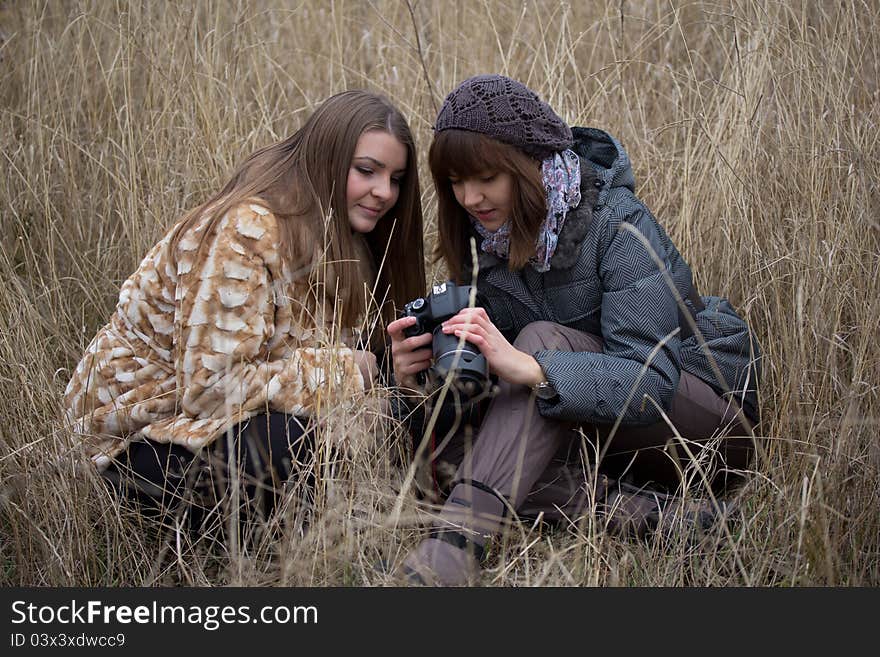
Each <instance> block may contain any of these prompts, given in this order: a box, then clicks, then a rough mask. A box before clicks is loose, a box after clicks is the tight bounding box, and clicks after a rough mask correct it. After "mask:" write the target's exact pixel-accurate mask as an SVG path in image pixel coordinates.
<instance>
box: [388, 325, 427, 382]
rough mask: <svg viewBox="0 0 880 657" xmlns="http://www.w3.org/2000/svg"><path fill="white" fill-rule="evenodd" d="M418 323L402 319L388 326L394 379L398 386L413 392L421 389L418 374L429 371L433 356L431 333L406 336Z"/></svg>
mask: <svg viewBox="0 0 880 657" xmlns="http://www.w3.org/2000/svg"><path fill="white" fill-rule="evenodd" d="M417 321H418V320H416V318H415V317H401V318H400V319H396V320H394V321H393V322H391V323H390V324H389V325H388V335H389V336H391V358H392V364H393V366H394V378H395V379H396V380H397V385H399V386H402V387H404V388H411V389H413V390H417V389H418V388H419V384H418V381H417V380H416V374H418V373H419V372H421V371H423V370H426V369H428V367H429V366H430V365H431V357H432V356H433V351H432V350H431V334H430V333H422V334H421V335H416V336H414V337H411V338H408V337H406V335H405V334H404V330H405V329H407V328H409V327H410V326H414V325H415V323H416V322H417Z"/></svg>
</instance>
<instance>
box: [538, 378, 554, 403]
mask: <svg viewBox="0 0 880 657" xmlns="http://www.w3.org/2000/svg"><path fill="white" fill-rule="evenodd" d="M535 395H536V396H537V397H538V398H539V399H553V398H554V397H555V396H556V389H555V388H554V387H553V386H552V385H550V383H548V382H547V381H544V382H543V383H539V384H538V385H536V386H535Z"/></svg>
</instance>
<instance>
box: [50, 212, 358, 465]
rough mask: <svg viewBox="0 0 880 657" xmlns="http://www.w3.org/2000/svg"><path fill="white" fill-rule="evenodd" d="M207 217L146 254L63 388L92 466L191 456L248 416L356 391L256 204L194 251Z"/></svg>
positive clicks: (299, 411) (344, 354) (319, 306)
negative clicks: (146, 449) (137, 450)
mask: <svg viewBox="0 0 880 657" xmlns="http://www.w3.org/2000/svg"><path fill="white" fill-rule="evenodd" d="M208 218H209V213H208V212H205V213H204V214H203V216H202V218H201V219H200V220H199V221H198V222H196V224H195V225H194V226H193V227H192V228H191V229H190V230H188V231H187V232H186V233H184V235H183V236H182V237H181V239H180V240H179V242H178V245H177V248H176V252H175V253H172V252H171V248H170V241H171V235H172V234H173V232H174V231H173V229H172V231H169V233H168V234H167V235H166V236H165V238H164V239H162V240H161V241H160V242H159V243H158V244H157V245H156V246H155V247H153V249H152V250H150V252H149V253H148V254H147V256H146V257H145V258H144V260H143V261H142V262H141V264H140V266H139V267H138V269H137V271H135V272H134V274H132V275H131V277H130V278H129V279H128V280H127V281H125V283H124V284H123V286H122V290H121V292H120V295H119V303H118V305H117V306H116V311H115V312H114V314H113V316H112V317H111V319H110V322H109V323H108V324H107V325H106V326H104V327H103V328H102V329H101V330H100V331H99V332H98V334H97V335H96V336H95V338H94V340H92V342H91V344H90V345H89V346H88V348H87V350H86V353H85V355H84V356H83V358H82V360H81V361H80V362H79V364H78V365H77V367H76V371H75V372H74V374H73V377H72V378H71V380H70V383H69V384H68V386H67V390H66V392H65V394H64V406H65V409H66V412H67V417H68V419H69V420H70V422H71V423H72V426H73V429H74V431H75V432H76V433H77V434H78V435H79V437H80V438H81V439H82V441H83V443H84V446H85V448H86V452H87V454H88V455H89V456H90V457H91V459H92V460H93V461H94V462H95V464H96V465H97V466H98V467H99V468H101V467H105V466H107V465H108V464H109V463H110V460H111V459H112V458H113V457H114V456H116V455H118V454H119V453H120V452H122V451H123V450H124V449H125V447H126V445H127V444H128V442H129V441H131V440H137V439H140V438H149V439H151V440H154V441H157V442H160V443H176V444H179V445H183V446H185V447H187V448H189V449H191V450H193V451H196V450H198V449H199V448H201V447H203V446H205V445H207V444H209V443H210V442H212V441H213V440H214V439H215V438H216V437H217V436H218V435H220V434H222V433H223V432H224V431H226V430H227V429H229V428H231V427H232V426H234V425H235V424H237V423H239V422H241V421H243V420H246V419H247V418H249V417H251V416H253V415H255V414H258V413H265V412H267V411H282V412H285V413H290V414H295V415H300V416H303V415H305V416H308V415H311V414H313V413H314V412H316V411H317V410H319V409H320V408H322V407H324V408H326V407H328V406H333V405H337V404H339V403H341V402H345V401H348V400H351V399H352V398H356V397H357V394H356V393H357V392H359V391H362V390H363V389H364V381H363V378H362V376H361V374H360V370H359V369H358V367H357V364H356V362H355V359H354V354H353V352H352V350H351V349H350V348H349V346H347V345H346V343H348V344H351V342H352V340H351V339H350V338H346V337H345V336H342V337H340V336H339V335H338V334H335V335H334V334H332V331H331V329H332V327H333V324H334V322H333V314H332V308H331V309H328V308H327V305H328V304H326V303H325V301H324V300H323V297H319V296H318V295H316V294H315V292H314V289H313V286H312V285H311V284H310V282H309V276H308V274H304V275H294V274H293V273H292V272H291V271H290V268H289V267H288V266H287V264H286V263H285V262H284V261H283V259H282V256H281V251H280V244H281V242H280V232H279V225H278V222H277V220H276V218H275V216H274V215H273V214H272V213H271V212H270V211H269V210H267V209H266V208H265V207H264V206H263V205H261V204H260V202H259V200H253V201H250V202H245V203H241V204H239V205H237V206H234V207H232V208H231V209H230V210H229V211H228V212H226V214H225V215H224V216H223V218H222V219H221V220H220V223H219V225H218V227H217V229H216V230H215V233H214V236H213V237H211V238H210V244H209V245H205V246H206V247H207V248H202V249H201V250H199V249H198V244H199V241H200V235H201V234H203V232H204V230H205V227H206V223H207V220H208ZM331 338H332V339H331Z"/></svg>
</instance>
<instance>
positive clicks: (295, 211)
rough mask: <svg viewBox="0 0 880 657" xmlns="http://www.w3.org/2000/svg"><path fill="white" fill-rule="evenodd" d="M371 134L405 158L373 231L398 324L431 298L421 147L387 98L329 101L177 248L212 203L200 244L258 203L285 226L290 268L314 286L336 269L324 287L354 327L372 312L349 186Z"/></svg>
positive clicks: (246, 168) (258, 158)
mask: <svg viewBox="0 0 880 657" xmlns="http://www.w3.org/2000/svg"><path fill="white" fill-rule="evenodd" d="M370 130H381V131H384V132H387V133H389V134H391V135H392V136H394V137H395V138H396V139H398V140H399V141H400V142H401V143H402V144H403V145H404V146H405V147H406V154H407V161H406V173H405V175H404V177H403V179H402V180H401V181H400V193H399V195H398V198H397V202H396V203H395V204H394V206H393V207H392V208H391V209H389V210H388V212H387V213H386V214H385V216H383V217H382V219H381V220H380V221H379V223H378V224H377V226H376V228H375V229H374V230H373V231H372V232H370V233H368V234H367V235H366V241H367V244H368V246H369V249H370V253H371V254H372V256H373V265H374V266H375V268H376V269H377V270H378V280H377V285H376V293H375V299H376V301H377V303H378V304H381V305H382V308H381V313H380V314H381V317H382V319H383V320H384V321H385V322H386V323H387V322H389V321H391V320H393V319H394V316H395V313H396V309H397V308H402V307H403V306H404V304H405V303H406V302H407V301H409V300H411V299H414V298H416V297H418V296H421V295H422V294H423V293H424V284H425V283H424V281H425V263H424V250H423V244H422V238H423V232H422V206H421V189H420V187H419V176H418V170H417V167H416V150H415V142H414V140H413V137H412V132H411V131H410V128H409V125H408V124H407V122H406V119H405V118H404V117H403V115H402V114H401V113H400V111H399V110H398V109H397V108H396V107H395V106H394V105H393V104H392V103H391V102H390V101H389V100H388V99H387V98H385V97H384V96H380V95H377V94H374V93H370V92H367V91H361V90H354V91H346V92H343V93H340V94H336V95H335V96H331V97H330V98H328V99H327V100H325V101H324V102H323V103H322V104H321V106H320V107H318V109H317V110H315V112H314V113H313V114H312V115H311V116H310V117H309V118H308V120H306V122H305V124H304V125H303V126H302V128H300V129H299V130H298V131H296V132H295V133H294V134H293V135H291V136H290V137H288V138H287V139H284V140H282V141H279V142H276V143H274V144H271V145H269V146H266V147H264V148H261V149H259V150H258V151H256V152H254V153H252V154H251V155H250V156H249V157H248V158H247V159H246V160H245V161H244V162H243V163H242V164H241V165H239V167H238V168H237V169H236V171H235V173H233V175H232V177H231V178H230V180H229V182H227V183H226V185H224V186H223V189H221V190H220V191H219V192H218V193H217V194H215V195H214V196H213V197H211V198H210V199H209V200H208V201H207V202H205V203H204V204H202V205H201V206H199V207H198V208H196V209H195V210H193V211H192V212H190V213H189V214H188V215H187V216H186V217H185V218H184V220H183V221H182V222H181V224H180V226H179V227H178V228H177V231H176V233H175V234H174V235H173V236H172V243H171V247H172V249H171V252H172V253H176V246H177V242H178V241H179V240H180V238H181V237H182V236H183V234H184V233H185V232H186V231H187V230H188V229H189V228H190V227H192V226H193V225H194V224H195V223H196V222H198V221H199V219H200V218H201V216H202V213H203V212H205V211H206V210H207V209H208V208H209V207H210V206H212V205H215V207H214V208H212V209H211V210H210V212H211V218H210V219H209V221H208V224H207V226H206V230H205V231H204V237H203V238H202V242H201V245H200V248H202V247H203V246H204V245H205V244H207V243H209V242H208V239H207V238H208V237H209V236H211V235H212V234H213V233H214V231H215V230H216V226H217V225H218V224H219V222H220V220H221V219H222V217H223V215H224V214H225V213H226V211H227V210H229V209H230V208H231V207H233V206H235V205H236V204H238V203H240V202H242V201H244V200H246V199H250V198H257V199H259V200H260V201H261V202H262V203H263V204H264V205H266V206H267V207H268V209H269V210H270V211H271V212H272V213H273V214H274V215H275V216H276V218H277V219H278V221H279V224H280V227H281V239H282V257H285V258H286V261H287V264H288V267H290V270H291V271H302V270H303V269H304V268H307V270H308V271H309V275H310V276H311V277H312V279H313V280H314V281H317V280H318V279H319V278H320V276H321V275H322V271H323V270H325V269H326V264H327V263H331V268H332V271H333V272H334V276H333V280H332V281H327V280H325V281H323V282H322V283H321V284H320V287H321V288H323V291H324V293H329V294H331V295H335V296H336V300H337V302H338V308H339V317H340V318H341V320H342V326H354V324H355V322H356V321H357V320H358V318H359V317H360V316H362V315H363V314H364V313H366V312H368V310H369V309H368V308H367V307H366V305H367V301H366V300H365V295H364V287H363V282H364V281H363V277H362V275H361V273H360V269H359V267H358V263H357V251H356V249H355V244H354V241H353V240H354V239H355V237H354V236H353V235H352V230H351V226H350V224H349V220H348V211H347V207H348V204H347V202H346V187H347V180H348V174H349V169H350V167H351V162H352V158H353V156H354V152H355V148H356V147H357V142H358V139H360V137H361V135H362V134H363V133H365V132H368V131H370ZM322 247H323V248H324V249H325V250H324V251H323V253H322ZM322 261H323V262H322ZM383 261H384V262H383ZM390 263H393V264H394V266H393V267H392V266H391V264H390ZM386 295H387V296H386ZM383 332H384V331H383Z"/></svg>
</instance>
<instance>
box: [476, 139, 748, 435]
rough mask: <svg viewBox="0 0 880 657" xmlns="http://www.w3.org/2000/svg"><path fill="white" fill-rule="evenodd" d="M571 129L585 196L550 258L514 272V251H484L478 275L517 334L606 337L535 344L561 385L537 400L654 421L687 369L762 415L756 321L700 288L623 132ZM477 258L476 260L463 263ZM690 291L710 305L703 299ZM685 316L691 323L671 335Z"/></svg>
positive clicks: (546, 406) (564, 416)
mask: <svg viewBox="0 0 880 657" xmlns="http://www.w3.org/2000/svg"><path fill="white" fill-rule="evenodd" d="M572 132H573V134H574V137H575V146H574V147H573V150H574V151H575V152H577V153H578V155H579V156H580V157H581V176H582V183H581V196H582V201H581V204H580V205H579V206H578V207H577V208H575V209H574V210H572V211H571V212H569V214H568V216H567V217H566V220H565V224H564V226H563V230H562V232H561V234H560V236H559V244H558V247H557V250H556V252H555V253H554V255H553V258H552V260H551V262H550V265H551V266H550V270H549V271H547V272H545V273H539V272H537V271H535V269H533V268H532V267H531V266H529V265H527V266H526V267H525V268H524V269H522V270H519V271H514V272H512V271H510V270H508V268H507V261H506V260H501V259H499V258H497V257H495V256H492V255H490V254H487V253H483V252H482V251H481V252H480V255H479V256H478V257H479V274H478V280H477V287H478V289H479V291H480V294H481V296H482V299H483V303H484V305H485V306H486V309H487V311H488V312H489V315H490V317H491V318H492V320H493V321H494V323H495V324H496V326H498V328H499V329H500V330H501V332H502V333H503V334H504V335H505V337H507V338H508V339H509V340H511V341H512V340H513V339H514V338H515V337H516V335H517V334H518V333H519V332H520V331H521V330H522V329H523V327H525V326H526V324H529V323H530V322H534V321H538V320H549V321H552V322H557V323H559V324H563V325H565V326H570V327H573V328H576V329H580V330H582V331H586V332H589V333H593V334H595V335H599V336H601V337H602V339H603V341H604V344H605V348H604V353H571V352H564V351H541V352H538V353H536V354H534V356H535V358H536V359H537V361H538V362H539V363H540V364H541V367H542V368H543V369H544V372H545V374H546V375H547V379H548V380H549V381H550V383H551V384H553V387H554V388H555V389H556V391H557V392H558V399H557V400H555V401H553V402H546V401H543V400H538V404H539V410H540V412H541V414H542V415H544V416H546V417H552V418H556V419H561V420H569V421H575V422H580V423H587V422H595V423H612V422H614V421H615V420H616V418H617V417H618V416H620V417H621V421H622V422H623V423H626V424H648V423H652V422H655V421H657V420H659V419H660V411H659V410H658V408H657V406H655V404H653V403H650V402H649V401H647V399H646V398H651V399H653V400H654V401H655V402H656V403H657V405H659V407H660V408H662V409H664V410H666V411H668V410H669V407H670V404H671V402H672V398H673V395H674V394H675V390H676V388H677V386H678V381H679V376H680V372H681V370H685V371H687V372H690V373H691V374H693V375H695V376H697V377H699V378H700V379H702V380H704V381H705V382H706V383H708V384H709V385H710V386H712V387H713V388H714V389H715V390H716V391H717V392H718V393H719V394H722V395H728V394H732V395H734V396H735V398H736V399H737V401H738V402H739V403H740V404H741V405H742V407H743V410H744V411H745V412H746V414H747V415H749V416H750V417H751V419H753V420H757V416H758V407H757V395H756V389H757V381H758V377H759V367H758V364H759V357H758V354H759V351H758V345H757V343H756V341H755V340H754V338H753V336H752V335H751V332H750V331H749V329H748V326H747V325H746V323H745V322H744V321H743V320H742V319H741V318H740V317H739V316H738V315H737V314H736V312H735V311H734V310H733V308H732V307H731V306H730V304H729V303H728V301H727V300H726V299H723V298H721V297H716V296H704V297H702V298H701V300H702V303H700V299H699V298H696V295H691V293H692V289H691V286H692V280H691V270H690V268H689V267H688V264H687V263H686V262H685V261H684V259H683V258H682V257H681V255H680V254H679V252H678V250H677V249H676V248H675V245H674V244H673V243H672V241H671V240H670V239H669V237H668V236H667V235H666V232H665V231H664V230H663V228H662V227H661V226H660V225H659V224H658V223H657V220H656V219H655V218H654V216H653V215H652V214H651V212H650V211H649V210H648V208H647V207H646V206H645V205H644V204H643V203H642V202H641V201H640V200H639V199H638V198H637V197H636V195H635V194H634V193H633V192H634V187H635V179H634V177H633V172H632V169H631V167H630V162H629V157H628V156H627V154H626V152H625V151H624V150H623V147H622V146H621V145H620V144H619V143H618V142H617V140H616V139H614V138H613V137H612V136H610V135H609V134H608V133H606V132H604V131H601V130H597V129H593V128H573V129H572ZM624 224H629V225H630V226H632V227H633V228H635V229H636V230H637V231H638V232H639V233H641V235H642V236H643V237H644V239H645V240H646V241H647V242H648V243H649V244H650V245H651V248H652V249H653V251H654V252H655V254H656V256H657V257H658V258H659V259H660V260H661V261H662V262H663V267H664V269H665V272H666V273H667V274H668V275H669V278H671V280H672V281H673V282H674V286H675V288H676V290H677V294H678V295H679V296H680V297H681V298H682V299H685V300H686V302H685V303H686V305H687V309H688V311H689V313H690V314H691V316H692V317H693V318H694V320H695V322H696V325H697V327H698V329H699V331H700V333H701V334H702V336H703V338H704V339H705V342H706V346H707V348H708V350H709V352H710V353H711V354H712V357H713V359H714V361H715V363H716V364H717V366H718V369H719V371H720V373H721V375H722V379H723V382H722V381H719V380H718V379H717V377H716V375H715V374H714V371H713V368H712V365H711V364H710V360H709V359H708V358H707V356H706V354H705V351H704V350H703V348H702V347H701V346H700V344H699V342H698V339H697V337H696V336H695V335H693V334H692V333H691V331H690V329H689V324H688V323H686V321H685V320H684V317H683V314H680V308H679V306H678V302H677V300H676V294H675V293H673V292H672V291H671V289H670V286H669V283H668V279H667V277H665V276H664V273H663V272H661V271H660V269H659V268H658V265H657V262H656V260H655V259H654V258H653V257H652V256H651V254H650V252H649V251H648V250H647V249H646V247H645V246H644V244H643V243H642V241H641V240H640V239H639V238H638V236H636V235H634V234H632V233H631V232H629V230H626V229H624V228H623V225H624ZM475 238H476V239H477V240H478V241H477V244H479V237H478V236H476V234H475ZM470 270H471V266H470V263H468V264H466V266H465V268H464V271H466V272H467V271H470ZM689 296H692V298H693V299H694V300H695V301H696V304H697V306H705V307H704V308H703V307H695V305H694V303H693V302H692V301H691V300H688V297H689ZM677 327H681V328H682V329H683V330H682V331H681V332H679V333H677V334H675V335H672V336H671V337H669V336H670V334H671V333H672V332H673V331H674V330H675V329H676V328H677ZM682 338H684V339H682ZM664 339H665V343H664V344H663V345H662V346H661V347H660V348H659V349H658V350H657V352H656V353H655V354H654V355H653V356H651V353H652V352H653V351H654V350H655V348H656V347H657V345H658V344H660V343H661V342H662V341H663V340H664ZM645 363H647V368H645ZM628 398H630V400H629V402H627V399H628Z"/></svg>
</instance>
